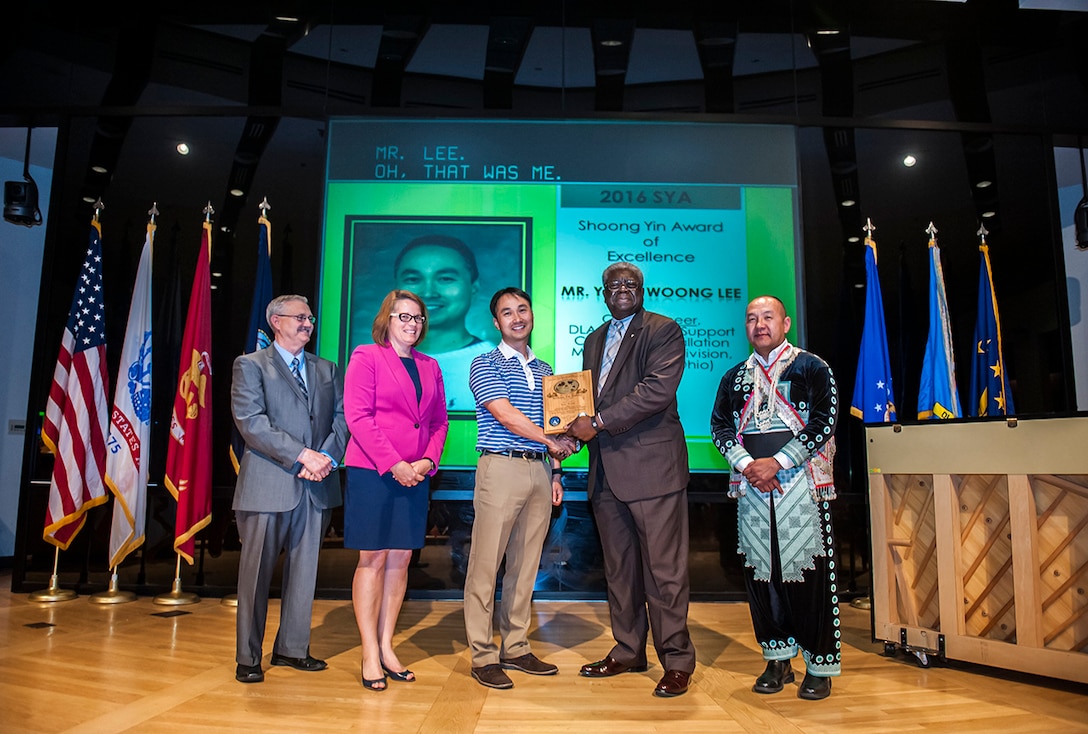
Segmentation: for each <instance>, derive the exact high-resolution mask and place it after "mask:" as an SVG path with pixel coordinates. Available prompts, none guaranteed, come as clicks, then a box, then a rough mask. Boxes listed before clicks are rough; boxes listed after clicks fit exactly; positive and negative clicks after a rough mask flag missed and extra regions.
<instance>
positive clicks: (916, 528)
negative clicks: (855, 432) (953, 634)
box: [886, 474, 941, 630]
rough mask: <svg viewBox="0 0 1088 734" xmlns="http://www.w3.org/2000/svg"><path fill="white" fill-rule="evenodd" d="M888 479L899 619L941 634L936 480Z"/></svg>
mask: <svg viewBox="0 0 1088 734" xmlns="http://www.w3.org/2000/svg"><path fill="white" fill-rule="evenodd" d="M886 479H887V482H888V485H887V486H888V499H889V502H890V505H891V518H890V519H891V524H892V528H891V533H890V540H889V541H888V547H889V550H890V551H891V563H892V567H893V569H894V573H895V581H896V583H895V587H896V592H897V593H896V607H897V611H898V613H899V619H900V620H901V621H902V622H903V623H904V624H909V625H911V626H913V627H925V628H927V629H932V630H940V628H941V607H940V601H939V599H938V594H937V589H938V579H937V532H936V528H935V525H934V521H933V486H932V478H931V477H930V476H928V475H924V474H923V475H916V474H899V475H889V476H887V477H886Z"/></svg>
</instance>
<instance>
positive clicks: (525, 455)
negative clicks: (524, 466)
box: [480, 449, 548, 461]
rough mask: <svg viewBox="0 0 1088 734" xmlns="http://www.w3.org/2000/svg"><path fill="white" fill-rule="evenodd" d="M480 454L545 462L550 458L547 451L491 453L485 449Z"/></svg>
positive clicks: (508, 450)
mask: <svg viewBox="0 0 1088 734" xmlns="http://www.w3.org/2000/svg"><path fill="white" fill-rule="evenodd" d="M480 453H481V454H497V455H498V456H509V457H510V458H511V459H525V460H526V461H543V460H544V459H545V458H546V457H547V456H548V454H547V452H545V451H522V450H521V449H507V450H506V451H489V450H488V449H484V450H483V451H481V452H480Z"/></svg>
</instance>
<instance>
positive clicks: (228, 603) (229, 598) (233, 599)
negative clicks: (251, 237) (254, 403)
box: [219, 196, 272, 607]
mask: <svg viewBox="0 0 1088 734" xmlns="http://www.w3.org/2000/svg"><path fill="white" fill-rule="evenodd" d="M257 208H258V209H259V210H260V212H261V215H260V216H259V217H257V223H258V226H259V227H264V226H265V225H266V224H267V223H268V210H269V209H271V208H272V205H271V204H269V203H268V197H267V196H265V197H264V198H263V199H261V203H260V204H258V205H257ZM269 229H271V225H269ZM271 249H272V242H271V237H269V242H268V252H267V254H269V255H271ZM258 262H260V258H259V255H258ZM258 269H260V266H258ZM258 280H259V278H258ZM256 290H259V289H256V288H255V292H254V299H256V297H257V295H258V294H257V292H256ZM253 305H254V306H255V305H256V304H253ZM246 339H249V340H250V341H249V342H248V343H247V344H246V346H245V347H244V348H243V350H242V353H243V354H244V353H246V352H249V351H252V349H256V348H257V345H256V343H255V342H254V341H253V334H252V333H247V334H246ZM251 348H252V349H251ZM231 456H232V458H233V459H234V462H235V466H234V469H235V474H237V473H238V469H239V465H240V464H241V461H242V457H241V456H234V454H233V447H232V453H231ZM219 603H220V604H221V605H223V606H225V607H237V606H238V594H237V593H234V594H224V595H223V598H222V599H220V600H219Z"/></svg>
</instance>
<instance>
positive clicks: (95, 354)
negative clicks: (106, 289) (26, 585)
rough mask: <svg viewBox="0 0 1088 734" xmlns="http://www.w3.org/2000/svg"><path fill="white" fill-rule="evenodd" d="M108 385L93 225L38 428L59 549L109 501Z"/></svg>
mask: <svg viewBox="0 0 1088 734" xmlns="http://www.w3.org/2000/svg"><path fill="white" fill-rule="evenodd" d="M108 381H109V378H108V376H107V374H106V319H105V310H104V309H103V308H102V226H101V225H100V224H99V223H98V222H97V221H92V222H91V236H90V242H89V243H88V245H87V250H86V253H85V255H84V260H83V268H82V270H81V271H80V274H79V282H78V283H77V284H76V290H75V294H74V295H73V296H72V307H71V309H70V310H69V311H68V323H67V324H66V325H65V327H64V336H63V337H62V338H61V342H60V356H58V357H57V366H56V367H55V368H54V369H53V384H52V385H51V386H50V388H49V402H48V403H47V405H46V408H45V424H44V425H43V426H42V440H43V441H45V445H46V446H47V447H48V448H49V450H50V451H51V452H53V456H54V457H55V459H54V461H53V477H52V480H51V481H50V483H49V507H48V509H47V510H46V513H45V532H44V534H43V537H44V538H45V540H46V541H48V542H50V543H52V544H53V545H55V546H57V547H58V548H60V549H61V550H64V549H66V548H67V547H68V545H69V544H70V543H71V542H72V539H73V538H75V536H76V533H78V532H79V531H80V529H81V528H82V527H83V523H85V522H86V521H87V518H86V515H85V513H86V512H87V510H89V509H91V508H92V507H94V506H95V505H101V504H102V503H104V502H106V500H107V499H109V495H108V494H107V493H106V485H105V483H104V481H103V477H104V476H105V474H106V425H107V421H108V418H109V408H108V406H107V404H106V383H107V382H108Z"/></svg>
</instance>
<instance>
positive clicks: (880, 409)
mask: <svg viewBox="0 0 1088 734" xmlns="http://www.w3.org/2000/svg"><path fill="white" fill-rule="evenodd" d="M850 413H851V414H852V415H855V416H857V417H858V418H861V419H862V420H863V421H864V422H865V423H887V422H889V421H894V420H895V395H894V393H893V392H892V369H891V361H890V360H889V359H888V332H887V330H886V329H885V328H884V298H883V296H881V294H880V276H879V274H878V273H877V269H876V242H874V241H873V238H872V237H871V236H867V237H866V238H865V325H864V327H863V329H862V332H861V353H860V354H858V373H857V378H856V379H855V381H854V399H853V400H852V401H851V402H850Z"/></svg>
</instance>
